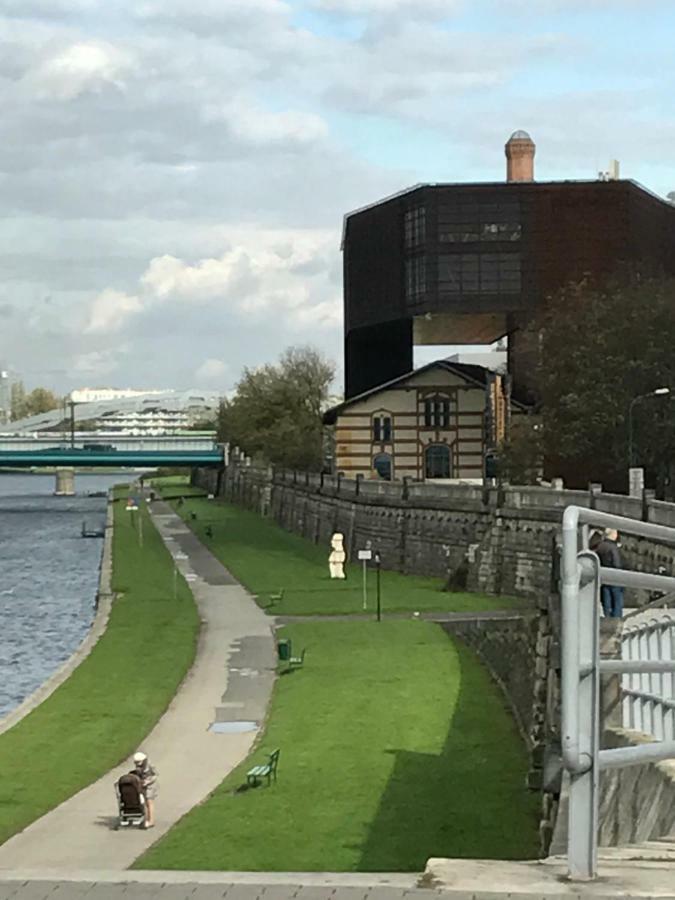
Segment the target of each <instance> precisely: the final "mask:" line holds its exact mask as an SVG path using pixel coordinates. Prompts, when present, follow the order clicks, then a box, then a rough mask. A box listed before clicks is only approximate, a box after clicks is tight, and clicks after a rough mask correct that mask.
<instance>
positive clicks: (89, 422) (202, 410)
mask: <svg viewBox="0 0 675 900" xmlns="http://www.w3.org/2000/svg"><path fill="white" fill-rule="evenodd" d="M219 405H220V395H219V394H217V393H214V392H212V391H200V390H194V391H164V392H151V393H150V394H142V393H139V394H136V395H134V396H131V397H119V398H116V399H115V398H113V399H107V400H95V401H92V402H88V403H77V402H75V405H74V418H75V427H76V429H78V430H79V429H81V428H83V427H84V428H86V429H87V430H89V431H91V432H92V433H96V434H100V435H103V434H108V435H110V436H114V435H133V436H142V435H147V436H161V435H170V434H177V433H179V432H181V431H185V430H186V429H188V428H192V427H193V426H194V425H195V424H197V423H199V422H202V421H212V420H214V419H215V417H216V415H217V412H218V407H219ZM69 429H70V410H69V409H68V410H65V411H64V409H63V408H61V409H54V410H52V411H51V412H47V413H41V414H39V415H36V416H30V417H29V418H26V419H21V420H19V421H17V422H12V423H11V424H10V425H6V426H4V428H3V429H2V430H3V431H4V432H5V433H12V434H24V433H26V432H33V433H37V434H39V433H41V432H59V431H68V430H69Z"/></svg>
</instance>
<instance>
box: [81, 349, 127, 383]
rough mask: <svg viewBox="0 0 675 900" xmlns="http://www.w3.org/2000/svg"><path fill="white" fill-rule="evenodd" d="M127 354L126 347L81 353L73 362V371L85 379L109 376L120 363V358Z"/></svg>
mask: <svg viewBox="0 0 675 900" xmlns="http://www.w3.org/2000/svg"><path fill="white" fill-rule="evenodd" d="M128 352H129V347H128V346H127V345H124V346H118V347H115V348H114V349H108V350H92V351H90V352H89V353H82V354H79V355H78V356H76V357H75V359H74V360H73V370H74V372H75V373H76V374H77V375H82V376H84V377H87V378H91V377H98V376H105V375H109V374H110V373H111V372H114V371H115V369H116V368H117V367H118V365H119V363H120V358H122V357H124V356H125V355H126V354H127V353H128Z"/></svg>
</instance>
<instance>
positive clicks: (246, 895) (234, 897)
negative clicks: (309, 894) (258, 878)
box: [225, 884, 293, 900]
mask: <svg viewBox="0 0 675 900" xmlns="http://www.w3.org/2000/svg"><path fill="white" fill-rule="evenodd" d="M290 887H291V889H293V885H290ZM264 890H265V886H264V885H262V884H231V885H230V886H229V887H228V889H227V892H226V893H225V898H226V900H259V898H261V897H262V894H263V891H264ZM290 896H291V897H292V896H293V894H290Z"/></svg>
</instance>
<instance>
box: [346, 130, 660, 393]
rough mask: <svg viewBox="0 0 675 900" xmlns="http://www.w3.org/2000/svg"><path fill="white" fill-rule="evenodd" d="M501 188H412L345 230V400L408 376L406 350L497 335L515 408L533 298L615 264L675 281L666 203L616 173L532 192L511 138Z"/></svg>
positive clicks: (534, 355)
mask: <svg viewBox="0 0 675 900" xmlns="http://www.w3.org/2000/svg"><path fill="white" fill-rule="evenodd" d="M505 153H506V161H507V171H506V176H507V180H506V181H505V182H495V183H481V184H461V183H455V184H453V183H448V184H418V185H415V186H413V187H410V188H408V189H406V190H404V191H401V192H400V193H398V194H396V195H394V196H392V197H388V198H385V199H384V200H380V201H378V202H376V203H373V204H372V205H370V206H365V207H363V208H361V209H358V210H356V211H354V212H351V213H348V214H347V215H346V216H345V220H344V230H343V242H342V246H343V251H344V257H343V258H344V354H345V396H346V397H347V398H350V397H356V396H358V395H361V394H363V392H364V391H369V390H370V389H371V388H374V387H377V386H378V385H382V384H384V383H386V382H389V381H391V380H392V379H396V378H400V377H401V376H402V375H405V374H406V373H408V372H410V371H411V370H412V368H413V346H421V345H448V344H460V345H461V344H483V345H484V344H491V343H494V342H495V341H497V340H498V339H500V338H501V337H503V336H505V335H508V371H509V374H510V375H511V378H512V381H513V386H514V391H515V392H516V394H517V395H518V396H519V397H528V396H529V397H530V398H534V397H536V387H537V386H536V382H535V379H536V371H537V362H538V344H537V343H536V341H535V340H533V339H532V338H531V337H530V336H529V334H528V332H527V326H528V325H529V324H530V323H531V322H532V320H533V318H534V316H535V314H536V313H537V311H538V310H539V309H541V306H542V304H543V302H544V301H545V299H546V297H547V296H549V295H551V294H552V293H554V292H555V291H557V290H558V289H560V288H561V287H563V286H564V285H566V284H568V283H569V282H571V281H579V280H581V279H582V278H585V277H590V278H591V279H593V280H596V281H598V282H602V280H603V279H607V278H608V277H610V276H613V275H615V274H620V272H621V269H622V267H629V268H633V269H638V270H639V271H641V272H643V273H645V274H650V273H658V272H661V271H664V272H666V273H670V274H675V206H673V204H672V203H668V202H667V201H666V200H663V199H661V198H660V197H657V196H655V195H654V194H652V193H650V192H649V191H648V190H646V189H645V188H643V187H641V186H640V185H639V184H637V183H636V182H634V181H630V180H619V179H618V178H617V177H616V176H617V175H618V165H615V166H613V167H612V168H611V170H610V172H607V173H604V172H603V173H600V177H599V178H598V179H597V180H589V181H553V182H539V183H538V182H535V180H534V155H535V145H534V142H533V141H532V139H531V138H530V136H529V135H528V134H527V133H526V132H522V131H516V132H514V134H513V135H512V136H511V138H510V139H509V141H508V143H507V144H506V147H505Z"/></svg>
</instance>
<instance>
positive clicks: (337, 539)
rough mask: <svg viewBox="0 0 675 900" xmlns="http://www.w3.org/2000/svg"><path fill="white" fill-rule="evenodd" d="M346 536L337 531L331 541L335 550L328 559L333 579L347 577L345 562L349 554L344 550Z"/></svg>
mask: <svg viewBox="0 0 675 900" xmlns="http://www.w3.org/2000/svg"><path fill="white" fill-rule="evenodd" d="M344 539H345V538H344V535H343V534H341V533H340V532H339V531H336V532H335V534H334V535H333V537H332V538H331V539H330V545H331V547H332V548H333V549H332V550H331V552H330V556H329V557H328V568H329V569H330V577H331V578H344V577H345V560H346V559H347V554H346V553H345V548H344Z"/></svg>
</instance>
